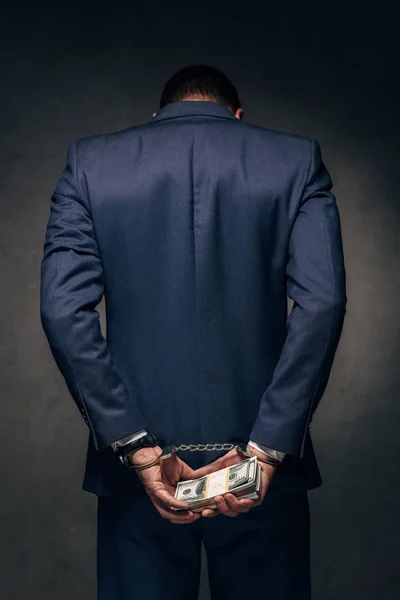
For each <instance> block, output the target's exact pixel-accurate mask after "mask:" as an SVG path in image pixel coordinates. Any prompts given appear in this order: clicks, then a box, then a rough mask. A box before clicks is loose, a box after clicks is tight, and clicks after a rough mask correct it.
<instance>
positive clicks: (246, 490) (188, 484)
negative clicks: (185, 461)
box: [175, 456, 261, 512]
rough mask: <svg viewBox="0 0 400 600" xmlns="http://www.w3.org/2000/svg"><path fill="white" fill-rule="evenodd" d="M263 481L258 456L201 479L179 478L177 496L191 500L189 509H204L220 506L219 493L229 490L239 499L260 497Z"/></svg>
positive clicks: (179, 498)
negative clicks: (182, 479) (217, 504)
mask: <svg viewBox="0 0 400 600" xmlns="http://www.w3.org/2000/svg"><path fill="white" fill-rule="evenodd" d="M260 483H261V470H260V466H259V464H258V462H257V457H256V456H252V457H251V458H248V459H247V460H243V461H241V462H239V463H236V464H234V465H231V466H230V467H226V468H225V469H220V470H219V471H214V473H210V474H209V475H204V476H203V477H199V478H198V479H187V480H184V481H179V482H178V485H177V487H176V492H175V498H177V499H178V500H184V501H185V502H188V503H189V504H190V509H189V510H192V511H193V512H200V511H201V510H203V509H204V508H216V506H215V503H214V498H215V496H221V495H223V494H225V493H226V492H230V493H231V494H234V495H235V496H237V498H251V499H257V498H258V497H259V495H260ZM175 510H178V511H179V510H180V509H179V508H178V509H175Z"/></svg>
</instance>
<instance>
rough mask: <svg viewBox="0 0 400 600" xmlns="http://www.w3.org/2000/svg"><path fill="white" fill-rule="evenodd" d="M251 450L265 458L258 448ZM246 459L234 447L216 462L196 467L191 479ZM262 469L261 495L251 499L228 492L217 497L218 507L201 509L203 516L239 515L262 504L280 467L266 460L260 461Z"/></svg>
mask: <svg viewBox="0 0 400 600" xmlns="http://www.w3.org/2000/svg"><path fill="white" fill-rule="evenodd" d="M251 451H252V452H253V453H254V454H255V455H256V456H259V457H260V458H265V454H263V453H262V452H259V451H258V450H256V449H254V448H251ZM242 460H245V459H244V457H243V455H242V454H240V453H239V452H238V450H237V449H236V448H233V449H232V450H230V451H229V452H227V453H226V454H224V455H223V456H221V457H220V458H218V459H217V460H215V461H214V462H212V463H210V464H208V465H205V466H204V467H201V468H200V469H196V470H195V471H193V472H192V475H191V477H190V478H191V479H196V478H197V477H202V476H203V475H208V474H209V473H213V472H214V471H218V470H219V469H224V468H225V467H230V466H231V465H235V464H236V463H238V462H241V461H242ZM258 464H259V465H260V469H261V489H260V496H259V498H257V500H250V499H249V498H243V499H239V498H236V496H235V495H234V494H231V493H229V492H228V493H226V494H224V495H223V496H216V497H215V504H216V507H217V508H205V509H204V510H202V511H201V513H200V514H201V516H202V517H215V516H216V515H218V514H223V515H227V516H228V517H237V516H238V514H239V513H242V512H249V510H251V509H252V508H253V507H254V506H258V505H259V504H261V503H262V502H263V500H264V498H265V496H266V493H267V491H268V488H269V486H270V483H271V481H272V478H273V476H274V474H275V472H276V469H277V468H278V467H274V466H273V465H268V464H266V463H264V462H259V463H258Z"/></svg>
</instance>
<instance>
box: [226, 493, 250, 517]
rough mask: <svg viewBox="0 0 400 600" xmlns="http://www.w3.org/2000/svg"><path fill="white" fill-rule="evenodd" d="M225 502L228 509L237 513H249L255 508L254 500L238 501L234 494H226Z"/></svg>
mask: <svg viewBox="0 0 400 600" xmlns="http://www.w3.org/2000/svg"><path fill="white" fill-rule="evenodd" d="M224 500H225V501H226V504H227V505H228V507H229V508H230V509H231V510H233V511H235V512H249V510H250V509H251V508H252V507H253V506H254V502H253V500H250V499H248V498H247V499H246V498H244V499H243V500H238V498H236V496H235V495H234V494H229V493H228V494H224Z"/></svg>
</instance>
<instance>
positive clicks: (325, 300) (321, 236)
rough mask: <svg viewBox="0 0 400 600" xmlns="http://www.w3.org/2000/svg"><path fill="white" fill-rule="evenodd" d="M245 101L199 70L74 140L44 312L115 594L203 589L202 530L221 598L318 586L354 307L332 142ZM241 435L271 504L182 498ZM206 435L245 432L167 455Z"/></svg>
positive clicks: (305, 595) (280, 594) (49, 240)
mask: <svg viewBox="0 0 400 600" xmlns="http://www.w3.org/2000/svg"><path fill="white" fill-rule="evenodd" d="M243 115H244V113H243V108H242V107H241V103H240V100H239V96H238V93H237V90H236V88H235V87H234V85H233V84H232V82H231V81H230V80H229V79H228V78H227V77H226V76H225V75H224V74H223V73H221V72H220V71H219V70H217V69H214V68H211V67H208V66H205V65H194V66H189V67H186V68H185V69H182V70H181V71H179V72H177V73H175V74H174V75H173V76H172V77H171V78H170V79H169V80H168V81H167V83H166V84H165V86H164V89H163V92H162V95H161V100H160V110H159V111H158V112H157V113H154V114H153V118H152V119H151V120H150V121H149V122H147V123H145V124H142V125H138V126H134V127H130V128H128V129H126V130H123V131H119V132H116V133H111V134H107V135H98V136H92V137H88V138H84V139H79V140H76V141H73V142H71V144H70V146H69V149H68V157H67V165H66V167H65V169H64V171H63V173H62V174H61V177H60V179H59V181H58V183H57V186H56V189H55V191H54V194H53V196H52V205H51V211H50V217H49V222H48V226H47V232H46V240H45V246H44V256H43V260H42V271H41V319H42V323H43V327H44V330H45V332H46V335H47V338H48V341H49V345H50V348H51V351H52V353H53V355H54V358H55V360H56V362H57V364H58V367H59V368H60V370H61V372H62V374H63V376H64V377H65V380H66V383H67V385H68V388H69V390H70V392H71V394H72V396H73V398H74V400H75V401H76V404H77V406H78V407H79V410H80V411H81V413H82V415H83V418H84V420H85V422H86V424H87V425H88V427H89V445H88V454H87V462H86V471H85V478H84V482H83V489H85V490H87V491H89V492H92V493H94V494H97V496H98V553H97V561H98V562H97V572H98V597H99V599H100V600H128V599H133V598H138V599H147V598H148V599H150V598H151V599H152V600H164V599H170V598H174V599H176V600H180V599H182V600H194V599H195V598H197V596H198V586H199V573H200V547H201V542H202V541H203V542H204V547H205V550H206V552H207V558H208V561H207V562H208V573H209V581H210V589H211V594H212V597H213V599H214V600H215V599H216V600H224V599H228V598H229V599H230V600H234V599H236V598H237V599H239V598H240V599H242V598H244V597H246V598H249V597H258V598H265V599H267V598H268V599H269V600H289V599H290V600H291V599H293V600H294V599H296V600H303V599H309V598H310V594H311V591H310V588H311V586H310V565H309V534H310V531H309V505H308V491H309V490H310V489H313V488H316V487H317V486H319V485H321V483H322V480H321V477H320V473H319V469H318V466H317V462H316V458H315V455H314V451H313V444H312V441H311V436H310V424H311V421H312V418H313V415H314V413H315V410H316V408H317V405H318V404H319V401H320V399H321V397H322V394H323V392H324V390H325V388H326V385H327V381H328V377H329V373H330V370H331V366H332V364H333V360H334V354H335V351H336V348H337V345H338V342H339V338H340V334H341V330H342V326H343V320H344V315H345V311H346V301H347V298H346V289H345V268H344V259H343V250H342V240H341V229H340V219H339V213H338V209H337V206H336V200H335V196H334V195H333V194H332V193H331V191H330V190H331V188H332V181H331V178H330V175H329V173H328V171H327V169H326V167H325V166H324V164H323V161H322V157H321V150H320V146H319V144H318V142H317V141H316V140H315V139H310V138H307V137H302V136H297V135H290V134H287V133H283V132H279V131H275V130H272V129H266V128H263V127H259V126H257V125H254V124H250V123H245V122H244V121H243ZM103 295H104V297H105V302H106V317H107V336H106V337H107V340H105V339H104V337H103V336H102V334H101V330H100V323H99V314H98V312H97V311H96V306H97V305H98V303H99V302H100V300H101V298H102V297H103ZM287 296H289V297H290V298H291V299H292V300H293V308H292V310H291V312H290V314H289V315H287ZM238 442H245V443H246V442H248V445H247V451H248V452H250V453H253V454H255V455H256V456H257V457H258V459H259V464H260V467H261V469H262V492H261V496H260V498H259V499H258V500H248V499H247V500H238V499H237V498H235V496H233V495H232V494H226V495H224V496H219V497H217V499H216V506H217V508H215V509H205V510H203V511H202V513H193V512H192V511H191V510H189V505H188V504H187V503H186V502H183V501H179V500H177V499H175V498H174V493H175V489H176V484H177V482H178V481H179V480H181V479H188V478H189V479H192V478H195V477H198V476H201V475H204V474H206V473H210V472H212V471H215V470H217V469H219V468H222V467H225V466H227V465H230V464H234V463H236V462H239V461H240V460H243V459H244V456H243V453H242V452H241V451H239V449H238V448H237V446H236V444H237V443H238ZM199 444H203V445H204V444H225V446H222V447H221V446H218V445H217V446H216V447H214V446H213V445H211V446H208V448H209V451H204V450H203V451H202V450H201V448H203V447H202V446H200V450H197V451H194V452H191V451H190V450H187V449H185V447H183V448H179V449H178V450H177V451H175V452H172V455H171V456H170V457H169V458H160V454H161V453H162V451H163V450H164V449H165V448H166V447H167V446H170V445H173V446H175V447H176V448H178V447H180V446H181V445H188V446H189V445H194V447H195V448H196V447H197V445H199ZM176 448H175V450H176ZM227 450H229V451H227ZM167 452H168V451H167V450H165V452H164V453H165V454H166V453H167ZM130 467H132V468H130ZM173 508H181V509H182V508H183V509H185V510H184V511H183V512H179V511H174V510H173ZM232 517H234V518H232ZM176 525H183V526H181V527H177V526H176Z"/></svg>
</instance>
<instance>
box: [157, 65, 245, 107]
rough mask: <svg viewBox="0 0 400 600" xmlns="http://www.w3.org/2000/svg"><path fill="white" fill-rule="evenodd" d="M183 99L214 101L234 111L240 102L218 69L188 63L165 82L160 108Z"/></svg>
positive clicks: (229, 82) (232, 86)
mask: <svg viewBox="0 0 400 600" xmlns="http://www.w3.org/2000/svg"><path fill="white" fill-rule="evenodd" d="M183 100H205V101H210V102H216V103H217V104H222V105H223V106H226V107H230V108H231V110H233V111H236V110H237V109H238V108H240V106H241V103H240V99H239V95H238V92H237V90H236V88H235V86H234V85H233V83H232V82H231V81H230V79H229V78H228V77H227V76H226V75H225V74H224V73H222V71H220V70H219V69H216V68H214V67H210V66H208V65H189V66H187V67H185V68H183V69H181V70H180V71H177V72H176V73H174V75H172V77H170V79H168V81H167V82H166V83H165V85H164V88H163V91H162V94H161V98H160V108H163V107H164V106H165V105H166V104H172V103H173V102H180V101H183Z"/></svg>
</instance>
